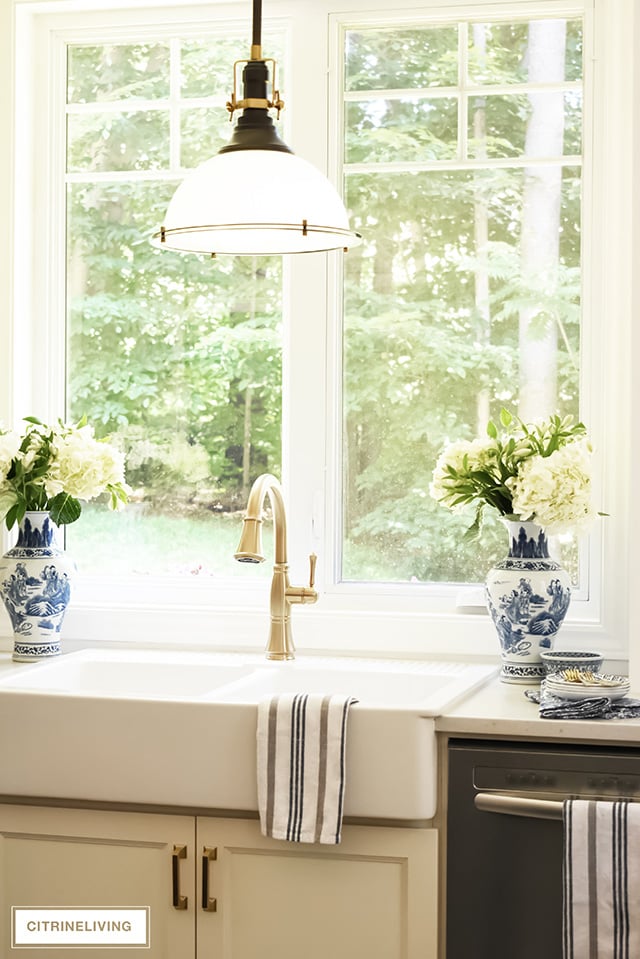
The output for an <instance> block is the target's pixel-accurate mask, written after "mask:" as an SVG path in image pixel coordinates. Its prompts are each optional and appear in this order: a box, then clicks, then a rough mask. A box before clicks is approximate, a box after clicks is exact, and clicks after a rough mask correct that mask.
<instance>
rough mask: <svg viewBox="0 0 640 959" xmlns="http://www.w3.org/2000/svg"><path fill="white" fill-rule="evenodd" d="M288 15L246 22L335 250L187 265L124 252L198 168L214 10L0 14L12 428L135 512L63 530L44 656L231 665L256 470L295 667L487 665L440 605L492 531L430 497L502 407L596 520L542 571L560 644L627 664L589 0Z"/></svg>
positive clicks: (241, 630)
mask: <svg viewBox="0 0 640 959" xmlns="http://www.w3.org/2000/svg"><path fill="white" fill-rule="evenodd" d="M624 3H625V4H626V3H627V0H624ZM303 6H304V10H302V9H301V8H300V7H301V5H300V4H296V3H291V2H288V0H283V2H281V0H274V2H273V6H272V7H271V5H270V7H269V9H266V10H265V14H266V23H265V28H266V35H265V41H264V48H265V53H268V54H269V55H270V54H271V53H274V54H275V56H276V58H277V59H278V63H279V68H280V67H281V68H282V70H283V71H284V77H283V80H282V90H283V93H284V95H285V102H286V106H287V108H286V110H285V112H284V114H283V120H282V122H283V124H284V137H285V139H286V140H287V141H288V142H289V143H291V145H292V146H293V148H294V149H295V150H296V152H298V153H300V154H301V155H302V156H305V157H306V158H307V159H310V160H311V161H312V162H315V163H316V165H318V166H320V167H324V168H325V169H327V170H328V172H329V174H330V175H331V176H332V177H333V178H334V179H335V180H336V182H340V180H342V182H343V184H344V190H345V196H346V199H347V204H348V205H349V206H350V207H351V210H352V213H353V218H354V224H355V225H356V226H357V228H359V229H360V230H361V232H362V233H363V234H364V237H365V242H364V243H363V245H362V247H360V248H358V249H354V250H352V251H351V252H350V253H349V254H348V255H347V256H346V257H344V258H343V257H342V255H328V256H326V255H317V256H315V255H314V256H312V257H298V258H290V259H289V260H285V261H280V260H279V259H278V258H255V259H252V260H249V259H236V260H234V259H229V260H225V259H224V258H220V259H219V260H218V261H217V262H216V263H215V264H212V263H211V262H207V261H205V260H201V259H199V258H197V257H181V256H180V255H178V254H172V253H168V252H166V251H163V252H158V251H156V250H154V249H153V248H152V247H151V246H150V245H149V243H148V238H149V236H150V234H151V233H152V232H153V230H154V229H156V228H157V226H158V225H159V223H160V222H161V220H162V215H163V212H164V209H165V208H166V204H167V202H168V198H169V197H170V195H171V193H172V190H173V189H174V188H175V185H176V183H177V182H178V181H179V178H180V177H181V176H182V175H183V174H184V172H185V171H186V170H188V169H189V168H191V167H192V166H194V165H195V164H197V163H198V162H200V161H201V160H202V159H203V158H205V157H206V156H209V155H211V154H212V153H213V152H215V150H216V149H217V147H218V145H219V143H220V141H221V140H222V139H223V138H225V132H224V126H225V123H226V116H225V111H224V103H225V100H226V98H227V97H228V94H229V92H230V83H231V76H232V61H233V59H235V58H237V57H241V56H242V55H243V54H244V52H245V48H246V47H247V44H248V40H247V38H248V25H247V23H245V22H244V21H243V19H242V18H241V17H239V16H238V10H237V9H236V8H235V6H234V5H222V4H219V5H218V4H213V5H208V6H207V7H206V8H204V7H203V8H199V7H198V6H197V5H195V6H193V7H190V8H189V9H188V10H185V9H183V8H181V9H180V12H179V16H178V17H176V15H175V11H172V8H170V7H168V6H167V7H158V8H157V10H154V16H153V17H150V16H149V10H148V8H146V7H145V8H140V9H136V8H134V7H132V8H131V9H130V10H124V11H123V10H119V11H118V12H117V14H116V13H113V12H110V11H109V10H108V9H105V10H104V11H98V10H93V11H92V12H87V13H86V14H80V13H77V12H74V13H73V14H72V15H71V14H68V13H66V12H65V11H64V7H57V5H56V3H55V2H53V3H51V4H50V5H47V4H45V5H38V8H37V10H36V9H29V4H28V3H22V2H20V0H18V13H19V16H18V43H19V44H28V45H29V49H30V51H31V54H30V56H29V57H24V58H21V60H20V63H19V64H18V68H19V69H18V83H17V89H18V98H19V99H18V106H19V110H18V113H17V116H18V117H19V118H20V121H21V122H20V123H19V124H18V125H17V152H18V162H17V164H16V166H17V175H16V182H17V196H18V206H19V210H20V212H21V215H20V216H18V217H17V220H16V222H17V227H16V233H17V237H16V240H17V242H16V250H17V252H16V263H15V273H16V277H17V279H16V316H20V315H24V316H26V315H30V316H33V317H34V320H33V327H32V329H31V328H27V329H24V328H21V327H20V326H19V324H17V325H16V337H17V349H18V351H19V352H20V351H21V352H20V355H21V356H22V357H23V359H24V361H25V362H27V357H28V358H29V359H28V362H29V364H33V369H34V370H37V374H38V375H37V377H35V376H34V379H33V383H32V385H31V386H30V385H29V381H27V380H25V381H24V382H17V383H16V390H15V398H14V406H13V409H14V411H15V413H16V414H17V412H19V413H20V414H22V413H28V412H36V413H37V414H39V415H41V416H50V415H58V414H59V412H60V411H61V410H62V409H63V408H64V404H65V402H66V407H67V410H68V414H69V415H70V416H72V417H76V416H79V415H80V414H82V413H86V414H87V415H88V416H89V418H90V420H91V421H92V422H93V423H95V424H96V426H97V427H98V429H99V431H100V432H104V433H110V434H111V435H115V436H117V437H118V438H119V441H120V442H122V443H123V444H124V445H125V446H126V448H127V452H128V476H129V481H130V483H131V485H132V486H133V487H134V491H135V492H134V496H133V502H132V504H131V506H130V507H129V508H128V509H127V510H126V511H125V512H124V513H123V514H121V515H118V516H113V515H110V514H107V513H105V512H104V511H102V510H100V509H99V508H98V507H96V508H94V507H90V508H86V509H85V511H84V515H83V518H82V519H81V521H80V522H79V523H78V524H76V525H75V526H72V527H69V529H68V547H69V549H70V550H71V551H72V552H73V553H74V555H75V556H76V558H77V560H78V562H79V565H80V566H81V568H82V569H83V575H82V576H81V577H80V578H79V580H78V584H77V586H76V598H75V600H74V605H73V607H72V610H71V612H70V614H69V619H68V621H67V622H68V627H67V629H66V633H67V635H68V636H69V635H71V636H73V637H74V638H77V639H78V640H82V639H86V638H104V639H113V638H114V637H115V636H117V637H118V638H119V639H122V638H130V639H134V640H135V639H141V640H143V641H144V640H148V641H159V642H161V641H164V640H167V641H171V640H173V641H175V640H176V639H178V638H179V639H180V640H181V641H185V640H188V641H190V642H192V643H196V644H197V643H200V642H212V641H216V642H220V643H221V644H223V645H225V644H226V645H229V644H231V645H238V644H239V643H240V644H242V643H244V642H247V643H251V644H253V645H255V644H256V643H259V642H260V640H259V638H258V637H257V634H256V629H257V628H259V625H258V624H260V623H262V622H263V621H264V616H265V614H266V602H267V601H266V595H267V591H268V579H269V571H270V570H269V567H270V563H269V562H268V563H267V564H265V567H264V568H263V570H262V571H261V575H258V574H257V573H256V571H255V570H254V569H253V568H251V569H247V568H244V567H242V566H238V565H237V564H235V563H234V562H233V559H232V554H233V551H234V549H235V546H236V542H237V536H238V532H239V515H238V513H239V511H240V510H242V509H243V507H244V501H245V498H246V494H247V490H248V486H249V484H250V482H251V480H252V479H253V478H255V476H256V475H257V474H258V473H260V472H263V471H265V470H269V471H271V472H275V473H276V474H281V475H282V476H283V480H284V483H285V487H286V491H287V494H288V495H287V499H288V507H289V538H290V543H289V554H290V562H291V566H292V579H293V580H294V581H303V579H304V576H305V575H306V562H305V556H306V554H307V553H308V552H310V551H312V550H313V551H315V552H317V553H318V554H319V556H320V562H319V567H318V572H319V585H320V589H321V602H320V603H319V604H318V606H317V607H314V608H313V609H305V610H304V611H301V612H299V613H298V614H297V615H296V617H295V631H296V634H297V636H298V645H300V646H305V645H306V646H307V647H309V648H343V649H380V648H382V649H384V650H385V651H391V650H390V649H389V641H390V640H389V636H390V634H391V635H392V637H393V639H392V641H393V643H394V647H393V649H394V650H395V651H399V652H411V651H416V652H430V651H440V652H447V651H448V652H469V651H473V652H493V651H494V649H495V640H494V639H493V637H492V635H491V630H490V626H489V623H488V621H487V619H486V617H485V616H483V615H482V613H481V612H480V611H479V609H476V614H475V615H469V614H468V611H469V609H470V608H472V607H473V606H474V604H475V602H476V601H475V600H473V599H470V598H469V593H467V592H463V593H461V588H466V587H467V586H469V585H473V584H478V583H480V582H481V581H482V579H483V578H484V573H485V570H486V568H487V567H488V565H490V562H491V559H492V558H493V556H494V555H496V554H498V555H499V554H502V553H503V552H504V537H503V533H502V530H501V529H499V528H498V525H497V524H494V526H493V527H492V528H490V529H488V531H487V535H486V539H485V541H484V542H483V544H482V548H481V549H475V548H474V549H473V550H469V549H467V548H465V547H464V546H463V545H462V544H461V531H462V529H463V527H464V521H463V520H460V519H459V518H458V517H452V516H450V515H449V514H447V513H446V512H445V511H444V510H442V508H441V507H438V506H436V504H435V503H433V502H432V501H431V500H430V498H429V496H428V484H429V480H430V474H431V470H432V468H433V465H434V462H435V458H436V456H437V453H438V451H439V449H440V448H441V446H442V445H443V444H444V442H446V441H447V440H448V439H453V438H462V437H469V436H471V435H473V434H474V433H475V431H476V430H477V429H478V428H479V426H481V425H482V424H483V423H484V422H486V418H487V416H488V415H496V414H497V412H498V411H499V407H500V405H506V406H510V407H511V408H514V409H515V408H516V407H518V406H519V410H520V412H521V413H522V414H523V415H525V416H526V417H531V416H536V415H540V414H546V413H547V412H548V411H549V410H550V409H551V408H556V407H557V408H559V409H561V410H562V411H565V412H574V413H578V412H579V413H580V415H581V416H582V418H583V419H585V421H587V422H588V424H589V428H590V432H591V433H592V435H593V436H594V438H595V441H596V445H597V447H598V449H599V451H600V452H601V458H600V460H599V463H600V466H601V472H600V473H599V475H598V477H597V486H598V493H599V494H601V496H602V502H603V508H606V510H607V512H609V513H610V514H611V517H610V519H609V520H607V521H606V527H605V525H604V524H602V526H601V527H600V528H599V529H598V530H596V531H595V533H594V534H593V535H592V536H591V537H590V538H589V542H588V543H584V544H582V545H581V548H580V550H579V549H578V545H577V544H575V543H565V544H559V548H562V549H563V550H564V559H565V562H567V563H568V564H569V565H570V567H571V569H572V573H573V575H574V579H575V582H576V584H577V587H578V588H577V590H576V594H575V600H574V603H573V604H572V610H571V615H572V617H573V626H571V625H569V626H566V625H565V627H563V628H564V629H566V630H567V631H568V635H570V633H571V630H572V629H573V630H574V631H575V632H576V633H580V634H583V633H584V631H585V630H586V631H588V632H589V634H590V635H591V636H593V637H597V644H598V645H599V646H602V647H603V648H604V649H605V650H607V651H615V650H620V649H623V645H622V646H621V636H622V635H623V632H622V628H623V626H624V624H623V622H622V620H621V618H620V614H619V613H618V612H617V611H616V609H614V606H615V604H613V603H612V602H609V603H607V604H603V602H602V597H603V595H604V594H605V592H606V593H607V596H611V595H613V594H612V593H611V590H613V589H614V584H613V577H612V575H611V572H610V567H609V564H608V562H607V560H608V559H609V558H610V557H611V556H612V555H614V554H615V553H616V552H619V551H620V550H621V549H623V548H624V543H625V539H624V537H625V535H626V534H625V531H624V524H623V522H622V519H621V517H622V515H623V512H624V503H625V497H626V495H627V491H626V486H625V480H624V474H623V473H622V472H621V471H620V470H616V469H614V465H613V464H614V463H616V462H618V463H620V462H623V461H624V460H625V456H626V453H625V437H624V435H619V434H618V433H617V432H616V429H615V428H612V427H614V425H615V414H614V412H613V404H612V405H611V407H609V406H604V405H603V404H602V402H601V397H602V396H604V395H605V393H606V395H608V396H610V395H613V394H614V393H615V395H616V396H617V397H618V398H619V400H620V401H621V402H624V401H625V398H626V394H625V389H626V388H627V384H626V382H625V379H624V377H623V376H620V369H621V367H620V364H621V363H622V362H623V359H624V357H625V355H626V354H625V351H626V349H627V345H626V341H625V336H626V333H625V321H624V318H625V316H626V315H627V314H626V312H625V310H627V311H628V308H627V307H626V306H625V289H627V287H626V286H625V284H628V282H629V275H628V273H627V272H625V271H628V254H627V252H625V250H624V239H623V238H624V237H625V236H628V226H625V222H626V221H625V216H626V204H625V199H624V197H625V189H626V188H627V186H628V183H629V173H628V170H627V168H626V167H625V165H624V156H625V154H624V143H625V140H624V137H625V136H626V131H627V130H628V126H629V124H630V122H631V121H630V117H631V111H630V104H631V100H630V94H629V88H628V78H627V77H626V75H625V73H624V69H623V68H622V67H621V66H620V64H623V63H625V62H627V61H625V58H624V57H622V56H621V55H620V49H623V48H625V47H624V45H625V43H627V39H626V37H625V34H624V18H623V13H622V12H621V10H620V9H618V7H616V15H615V16H614V14H613V11H612V8H611V2H610V0H596V6H595V12H594V10H592V9H591V7H590V5H584V4H583V3H582V0H563V2H560V0H543V2H542V3H537V4H536V5H535V6H532V5H531V4H530V3H528V2H526V0H513V2H511V3H507V4H501V3H500V4H496V3H490V2H485V0H478V2H476V3H475V4H471V5H469V4H465V5H463V4H459V3H457V2H449V3H446V4H441V5H438V4H437V3H435V2H431V0H422V2H421V3H419V4H418V5H417V6H415V5H413V6H412V8H411V10H410V11H406V12H405V11H403V10H394V11H393V12H391V13H390V12H388V11H387V10H386V9H385V5H384V4H383V3H382V2H381V0H380V2H379V0H369V2H367V3H365V2H364V0H352V3H351V4H350V9H348V10H346V11H343V12H337V11H336V10H335V8H334V7H333V6H332V4H331V3H330V2H329V0H322V2H314V4H313V5H303ZM307 6H308V7H309V9H307ZM604 24H609V29H608V30H607V31H605V30H604V29H602V26H603V25H604ZM612 24H613V26H612ZM267 45H268V50H267ZM540 50H543V51H544V54H545V55H544V56H542V55H540V53H539V51H540ZM594 51H595V54H597V56H596V55H595V54H594ZM327 63H328V64H329V72H328V78H329V79H328V84H327V86H326V88H325V87H324V86H323V85H322V84H320V83H318V82H317V78H318V77H319V76H324V75H325V73H326V65H327ZM596 63H597V64H607V63H616V65H617V66H618V70H617V72H616V71H613V70H605V69H604V68H602V69H600V70H599V68H597V67H594V64H596ZM44 89H47V90H50V91H51V93H50V96H49V97H48V98H47V97H44V96H42V95H37V93H38V91H42V90H44ZM32 91H33V92H35V93H36V95H35V96H32V95H31V92H32ZM605 103H606V104H607V110H606V111H605V109H604V104H605ZM612 105H613V106H612ZM605 117H606V122H607V125H608V126H607V134H608V135H607V136H606V137H605V136H604V135H603V129H604V127H603V123H604V119H605ZM23 118H24V122H23ZM36 131H37V132H38V138H37V140H38V143H39V146H41V148H39V149H38V150H34V149H33V145H34V143H35V142H36ZM43 131H45V132H43ZM605 197H606V200H607V205H606V207H605V206H604V204H603V199H604V198H605ZM43 211H45V212H44V223H43V221H42V215H43ZM31 214H33V215H34V216H33V218H32V217H31ZM36 215H39V219H38V226H37V228H36V226H35V225H33V226H32V225H31V224H32V220H33V223H34V224H35V216H36ZM536 218H538V219H537V220H536ZM625 230H626V231H627V232H626V233H625ZM29 250H33V251H34V256H33V258H32V257H31V256H29V255H27V251H29ZM603 304H607V311H608V312H607V315H608V316H611V317H615V318H616V319H615V322H614V321H613V320H612V323H611V325H610V327H609V328H607V330H606V331H605V330H604V329H603V328H602V325H601V324H600V323H599V319H600V317H601V315H602V314H603ZM618 319H619V321H618ZM525 396H526V404H525V402H524V397H525ZM65 398H66V400H65ZM527 404H528V405H527ZM5 418H10V417H9V416H7V417H5ZM126 571H128V572H126ZM125 572H126V575H125V576H123V575H122V574H123V573H125ZM105 575H106V576H107V582H108V583H110V584H116V583H117V590H115V585H109V586H108V587H105V580H104V578H103V577H104V576H105ZM105 592H107V593H108V595H109V597H110V599H109V602H106V601H105V599H104V596H105ZM114 596H117V600H115V601H112V600H111V597H114ZM459 603H461V604H462V608H460V606H459V605H458V604H459ZM96 611H99V613H100V615H99V616H97V615H96ZM185 617H186V622H187V626H186V627H185V626H184V623H185ZM399 623H400V624H401V628H399V625H398V624H399ZM434 627H435V628H434Z"/></svg>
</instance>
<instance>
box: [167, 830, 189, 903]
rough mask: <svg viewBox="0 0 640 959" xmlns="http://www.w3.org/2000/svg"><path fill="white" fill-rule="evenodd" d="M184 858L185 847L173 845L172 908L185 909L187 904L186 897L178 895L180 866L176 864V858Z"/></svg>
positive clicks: (185, 855) (185, 853)
mask: <svg viewBox="0 0 640 959" xmlns="http://www.w3.org/2000/svg"><path fill="white" fill-rule="evenodd" d="M186 858H187V847H186V846H176V845H174V847H173V853H172V856H171V884H172V888H173V908H174V909H186V908H187V906H188V905H189V899H188V897H187V896H181V895H180V866H179V864H178V860H180V859H186Z"/></svg>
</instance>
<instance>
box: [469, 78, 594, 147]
mask: <svg viewBox="0 0 640 959" xmlns="http://www.w3.org/2000/svg"><path fill="white" fill-rule="evenodd" d="M534 110H537V111H538V112H539V116H541V117H543V122H544V126H545V131H546V133H545V134H543V131H541V130H538V131H537V133H536V135H535V136H534V135H533V127H532V125H531V116H532V113H533V111H534ZM468 122H469V133H468V136H469V156H471V157H478V158H482V157H517V156H527V157H538V158H542V157H553V156H562V155H568V154H570V155H579V154H580V153H581V152H582V96H581V94H580V93H579V92H578V91H575V92H574V91H572V92H571V93H563V92H562V91H549V92H544V93H538V92H536V93H533V92H531V93H520V94H510V95H508V96H507V95H504V96H478V97H471V98H470V100H469V121H468Z"/></svg>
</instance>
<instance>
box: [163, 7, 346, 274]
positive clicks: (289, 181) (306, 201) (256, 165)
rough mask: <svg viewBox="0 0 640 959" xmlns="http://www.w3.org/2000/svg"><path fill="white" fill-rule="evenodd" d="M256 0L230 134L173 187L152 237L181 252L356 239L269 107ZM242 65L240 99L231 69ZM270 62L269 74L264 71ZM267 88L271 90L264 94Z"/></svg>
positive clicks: (272, 249)
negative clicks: (285, 138) (281, 133)
mask: <svg viewBox="0 0 640 959" xmlns="http://www.w3.org/2000/svg"><path fill="white" fill-rule="evenodd" d="M261 33H262V0H253V36H252V44H251V57H250V59H249V60H238V61H236V63H235V64H234V71H233V72H234V80H233V93H232V94H231V99H230V101H229V102H228V103H227V109H228V110H229V112H230V113H231V115H232V116H233V113H234V112H235V111H236V110H242V115H241V116H240V117H239V119H238V121H237V123H236V126H235V129H234V131H233V135H232V137H231V140H230V141H229V143H228V144H226V146H224V147H222V149H221V150H220V151H219V153H217V154H216V155H215V156H214V157H212V158H211V159H210V160H206V161H205V162H204V163H202V164H201V165H200V166H199V167H197V168H196V169H195V170H194V171H193V173H191V174H189V176H187V177H186V178H185V180H184V181H183V182H182V183H181V184H180V186H179V187H178V189H177V190H176V192H175V194H174V195H173V198H172V200H171V202H170V204H169V207H168V210H167V214H166V217H165V221H164V224H163V226H162V227H161V228H160V230H159V231H158V232H157V233H155V234H154V236H153V240H152V242H153V243H154V244H155V245H156V246H158V247H160V248H162V249H169V250H179V251H182V252H185V253H209V254H211V255H213V256H215V255H216V254H217V253H231V254H236V255H242V254H246V255H257V254H267V253H311V252H317V251H321V250H334V249H345V250H346V249H348V248H349V247H350V246H355V245H356V244H357V243H359V242H360V239H361V237H360V236H359V234H357V233H354V232H353V231H352V230H351V229H350V227H349V218H348V215H347V211H346V209H345V207H344V204H343V202H342V199H341V198H340V196H339V195H338V192H337V190H336V189H335V188H334V187H333V185H332V184H331V183H330V182H329V181H328V180H327V178H326V177H325V176H323V174H321V173H320V171H319V170H317V169H316V168H315V167H314V166H312V164H310V163H308V162H307V161H306V160H303V159H301V158H300V157H297V156H295V154H294V153H293V152H292V151H291V150H290V149H289V147H288V146H287V145H286V143H284V142H283V141H282V140H281V139H280V136H279V135H278V131H277V130H276V127H275V124H274V122H273V119H272V117H271V116H270V114H269V111H270V110H276V111H277V113H278V115H279V114H280V110H281V109H282V108H283V106H284V103H283V102H282V100H281V99H280V94H279V92H278V91H277V89H276V87H275V76H276V63H275V61H274V60H270V59H264V58H263V56H262V41H261ZM242 63H244V64H245V66H244V69H243V72H242V83H243V93H242V99H240V100H238V99H237V97H236V73H237V70H236V68H237V67H238V65H239V64H242ZM269 65H271V79H270V77H269ZM269 94H270V95H269Z"/></svg>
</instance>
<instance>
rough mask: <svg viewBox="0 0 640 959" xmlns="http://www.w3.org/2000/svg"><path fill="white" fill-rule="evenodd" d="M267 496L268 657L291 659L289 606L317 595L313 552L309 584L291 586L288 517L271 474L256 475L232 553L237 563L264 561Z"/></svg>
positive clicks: (293, 647)
mask: <svg viewBox="0 0 640 959" xmlns="http://www.w3.org/2000/svg"><path fill="white" fill-rule="evenodd" d="M267 494H268V495H269V499H270V501H271V509H272V510H273V526H274V536H275V544H274V545H275V563H274V566H273V579H272V580H271V629H270V631H269V642H268V643H267V650H266V655H267V659H294V657H295V646H294V644H293V636H292V633H291V606H292V604H293V603H315V602H316V601H317V599H318V594H317V592H316V591H315V589H314V588H313V586H314V580H315V572H316V559H317V557H316V554H315V553H311V555H310V557H309V564H310V574H309V585H308V586H291V584H290V583H289V566H288V564H287V517H286V512H285V508H284V499H283V496H282V487H281V486H280V483H279V482H278V480H277V479H276V478H275V476H272V475H271V474H270V473H263V474H262V475H261V476H259V477H258V478H257V480H256V481H255V483H254V484H253V486H252V487H251V492H250V493H249V500H248V502H247V510H246V514H245V517H244V521H243V524H242V534H241V536H240V542H239V544H238V550H237V552H236V553H235V554H234V557H235V559H237V560H238V562H239V563H263V562H264V555H263V552H262V510H263V507H264V501H265V498H266V496H267Z"/></svg>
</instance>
